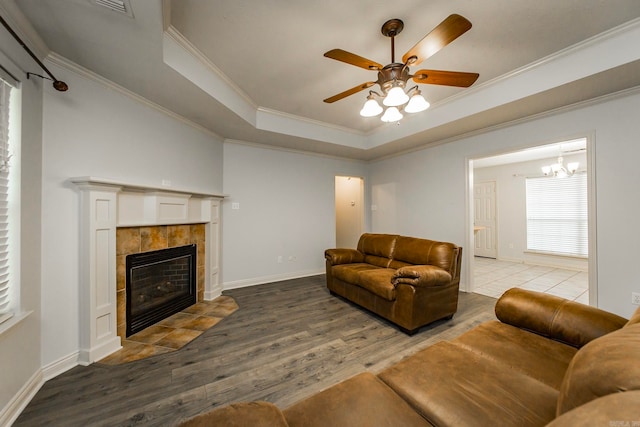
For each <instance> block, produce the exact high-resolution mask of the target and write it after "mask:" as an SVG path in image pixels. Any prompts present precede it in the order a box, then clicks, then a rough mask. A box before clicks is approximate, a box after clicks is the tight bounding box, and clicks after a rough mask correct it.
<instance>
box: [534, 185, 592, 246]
mask: <svg viewBox="0 0 640 427" xmlns="http://www.w3.org/2000/svg"><path fill="white" fill-rule="evenodd" d="M526 192H527V249H528V250H530V251H537V252H547V253H553V254H559V255H569V256H580V257H586V256H588V234H587V232H588V230H587V228H588V221H587V174H586V173H578V174H575V175H573V176H569V177H564V178H558V177H542V178H527V180H526Z"/></svg>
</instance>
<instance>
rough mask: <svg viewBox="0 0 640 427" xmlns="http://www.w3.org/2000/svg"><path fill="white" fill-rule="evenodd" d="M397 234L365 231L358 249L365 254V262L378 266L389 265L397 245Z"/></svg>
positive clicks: (385, 266)
mask: <svg viewBox="0 0 640 427" xmlns="http://www.w3.org/2000/svg"><path fill="white" fill-rule="evenodd" d="M397 239H398V235H396V234H372V233H365V234H363V235H362V236H360V240H359V241H358V251H359V252H362V253H363V254H364V262H366V263H367V264H371V265H375V266H378V267H384V268H387V267H389V264H390V263H391V257H392V256H393V251H394V249H395V246H396V240H397Z"/></svg>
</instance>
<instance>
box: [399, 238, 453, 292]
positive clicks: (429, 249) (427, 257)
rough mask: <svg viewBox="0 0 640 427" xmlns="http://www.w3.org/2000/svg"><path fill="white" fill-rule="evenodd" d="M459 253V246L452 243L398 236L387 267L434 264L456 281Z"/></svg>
mask: <svg viewBox="0 0 640 427" xmlns="http://www.w3.org/2000/svg"><path fill="white" fill-rule="evenodd" d="M461 255H462V251H461V248H460V247H458V246H456V245H454V244H453V243H447V242H436V241H434V240H428V239H419V238H416V237H405V236H398V239H397V241H396V247H395V251H394V253H393V260H392V261H391V263H390V265H389V267H391V268H400V267H404V266H405V265H435V266H436V267H440V268H442V269H444V270H446V271H447V272H448V273H449V274H451V278H452V281H456V279H458V280H459V279H460V264H461V263H460V256H461Z"/></svg>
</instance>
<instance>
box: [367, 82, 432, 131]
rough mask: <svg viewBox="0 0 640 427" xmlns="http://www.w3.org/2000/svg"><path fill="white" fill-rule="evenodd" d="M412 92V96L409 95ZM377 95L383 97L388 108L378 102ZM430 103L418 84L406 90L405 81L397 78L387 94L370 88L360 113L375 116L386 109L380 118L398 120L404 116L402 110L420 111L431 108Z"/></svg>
mask: <svg viewBox="0 0 640 427" xmlns="http://www.w3.org/2000/svg"><path fill="white" fill-rule="evenodd" d="M410 94H411V96H409V95H410ZM376 97H378V98H381V99H382V104H383V105H384V106H385V107H387V108H386V109H384V108H383V107H382V106H381V105H380V104H378V101H376ZM405 104H406V105H405ZM429 105H430V104H429V102H427V100H426V99H424V97H423V96H422V92H421V91H420V89H418V86H413V87H412V88H410V89H409V90H408V91H407V92H405V91H404V82H403V81H402V80H396V81H395V82H393V83H392V84H391V86H390V88H389V89H388V91H387V92H386V96H383V95H381V94H379V93H378V92H376V91H374V90H370V91H369V96H367V101H366V102H365V103H364V106H363V107H362V110H360V115H361V116H362V117H374V116H377V115H378V114H380V113H382V112H383V111H384V114H383V115H382V117H380V120H382V121H383V122H387V123H389V122H398V121H400V120H401V119H402V118H403V117H404V115H403V114H402V113H401V111H404V112H406V113H419V112H421V111H424V110H426V109H427V108H429Z"/></svg>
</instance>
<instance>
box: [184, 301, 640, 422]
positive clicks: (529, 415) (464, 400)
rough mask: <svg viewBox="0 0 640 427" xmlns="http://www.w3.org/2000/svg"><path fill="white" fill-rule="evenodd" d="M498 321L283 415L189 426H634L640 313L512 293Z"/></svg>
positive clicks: (231, 412) (234, 411) (205, 418)
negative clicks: (627, 315)
mask: <svg viewBox="0 0 640 427" xmlns="http://www.w3.org/2000/svg"><path fill="white" fill-rule="evenodd" d="M495 312H496V316H497V318H498V320H495V321H490V322H487V323H483V324H481V325H479V326H477V327H476V328H474V329H472V330H470V331H469V332H467V333H465V334H463V335H461V336H459V337H458V338H456V339H453V340H452V341H447V342H445V341H442V342H439V343H437V344H434V345H432V346H431V347H428V348H426V349H424V350H422V351H420V352H418V353H416V354H414V355H412V356H409V357H408V358H406V359H404V360H403V361H401V362H399V363H397V364H395V365H393V366H391V367H389V368H387V369H386V370H384V371H382V372H380V373H379V374H378V375H374V374H372V373H369V372H364V373H362V374H359V375H356V376H355V377H352V378H350V379H347V380H345V381H343V382H341V383H339V384H337V385H335V386H332V387H330V388H328V389H326V390H324V391H322V392H319V393H317V394H315V395H312V396H311V397H309V398H307V399H304V400H302V401H301V402H298V403H296V404H294V405H293V406H291V407H289V408H287V409H285V410H284V411H281V410H280V409H278V408H277V407H276V406H274V405H273V404H271V403H267V402H250V403H236V404H233V405H230V406H227V407H224V408H221V409H216V410H213V411H211V412H209V413H206V414H203V415H200V416H198V417H196V418H193V419H191V420H188V421H186V422H185V423H184V424H183V425H184V426H204V425H230V426H249V425H251V426H290V427H294V426H306V427H314V426H327V425H331V426H368V427H371V426H456V427H458V426H497V425H499V426H545V425H546V426H548V427H564V426H578V425H579V426H583V425H597V426H605V427H610V426H612V425H613V426H633V425H636V424H637V423H638V422H640V309H638V310H637V311H636V312H635V314H634V315H633V317H632V318H631V320H629V321H627V320H626V319H624V318H622V317H619V316H616V315H614V314H611V313H607V312H605V311H602V310H599V309H597V308H593V307H589V306H586V305H582V304H578V303H575V302H570V301H567V300H564V299H562V298H558V297H554V296H551V295H547V294H542V293H538V292H533V291H525V290H521V289H511V290H509V291H507V292H506V293H505V294H504V295H503V296H502V297H501V298H500V299H499V301H498V302H497V304H496V307H495Z"/></svg>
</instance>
